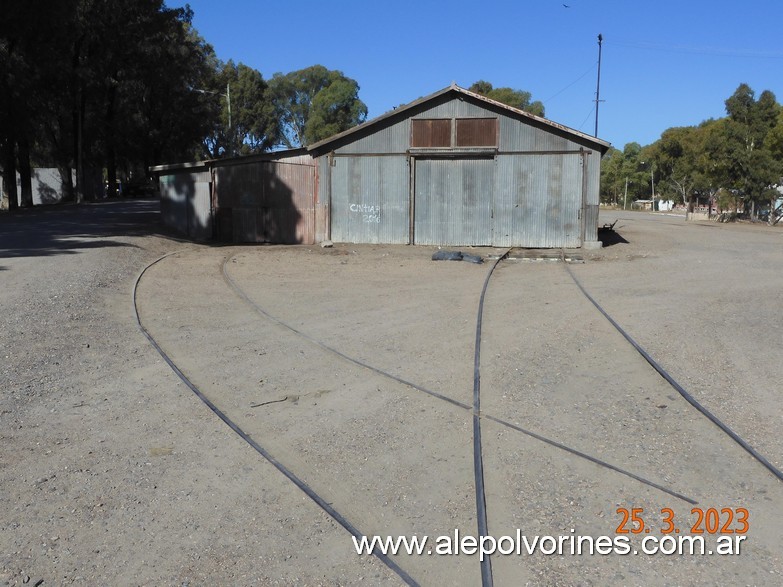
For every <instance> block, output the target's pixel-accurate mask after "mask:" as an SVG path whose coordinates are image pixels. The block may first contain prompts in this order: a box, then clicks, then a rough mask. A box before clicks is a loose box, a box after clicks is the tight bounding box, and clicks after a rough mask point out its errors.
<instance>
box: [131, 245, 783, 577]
mask: <svg viewBox="0 0 783 587" xmlns="http://www.w3.org/2000/svg"><path fill="white" fill-rule="evenodd" d="M173 255H176V253H173V254H170V255H165V256H163V257H161V258H159V259H157V260H156V261H154V262H153V263H151V264H150V265H148V266H147V267H145V269H144V270H143V271H142V272H141V273H140V274H139V276H138V278H137V280H136V283H135V285H134V290H133V304H134V311H135V316H136V320H137V322H138V326H139V328H140V329H141V331H142V333H143V334H144V335H145V336H146V337H147V338H148V340H149V341H150V343H151V344H152V345H153V347H154V348H155V349H156V351H157V352H158V353H159V354H160V355H161V356H162V357H163V359H164V360H165V361H166V363H167V364H168V365H169V366H170V367H171V369H172V370H173V371H174V372H175V373H176V374H177V376H178V377H179V378H180V379H181V380H182V381H183V382H184V383H185V385H186V386H187V387H188V388H189V389H190V390H191V391H192V392H193V393H194V394H195V395H196V396H197V397H198V398H199V399H200V400H201V401H202V402H204V404H205V405H207V406H208V407H209V409H210V410H212V412H213V413H214V414H215V415H216V416H218V417H219V418H220V419H221V420H222V421H223V422H224V423H225V424H226V425H228V426H229V427H230V428H231V429H232V430H233V431H234V432H235V433H236V434H237V435H239V436H240V437H241V438H242V439H243V440H244V441H245V442H247V443H248V444H249V445H250V446H252V447H253V449H254V450H255V451H256V452H258V454H259V455H261V456H262V457H263V458H264V459H266V460H267V461H269V462H270V463H271V464H273V465H274V466H275V467H276V468H277V469H278V471H280V472H281V473H282V474H283V475H285V476H286V477H287V478H288V479H289V480H290V481H291V482H292V483H293V484H294V485H295V486H296V487H297V488H298V489H299V490H300V491H302V492H303V493H304V494H305V495H307V497H309V498H310V499H311V500H312V501H313V502H314V503H315V504H317V505H318V507H320V508H321V509H322V510H323V511H324V512H326V513H327V514H328V515H329V516H331V517H332V518H333V519H334V520H335V521H336V522H338V523H339V524H340V525H341V526H342V527H343V528H344V529H345V530H346V531H347V532H348V533H350V534H351V535H352V536H354V537H355V538H357V539H361V537H362V536H367V535H369V534H371V532H367V531H366V530H365V529H364V528H363V527H362V525H361V524H360V523H356V522H354V521H353V520H354V519H355V518H356V517H357V516H355V515H354V514H353V512H351V511H350V509H349V510H345V509H340V508H339V507H338V506H335V505H333V501H332V499H331V497H330V496H329V495H323V494H322V492H319V490H318V489H314V488H313V487H312V486H311V485H310V484H309V483H308V481H307V479H306V474H304V473H300V474H297V473H296V472H295V471H294V469H295V467H290V466H289V465H288V463H287V462H285V460H284V459H282V458H278V457H277V456H276V455H275V453H274V450H271V449H269V448H268V447H266V446H265V444H264V440H263V439H257V438H256V436H255V435H252V434H249V433H248V432H247V431H246V430H244V429H243V427H242V426H241V425H240V424H238V423H237V422H236V421H235V420H234V419H232V417H231V416H230V414H229V413H228V411H227V410H224V409H222V408H221V407H220V406H219V405H218V403H217V402H216V401H213V400H212V399H210V394H209V393H208V392H205V391H203V390H202V389H201V388H200V386H199V385H197V384H196V383H194V382H193V381H192V379H191V378H189V377H188V374H187V373H186V372H185V371H184V370H183V369H182V368H180V366H178V364H177V362H176V360H175V359H173V358H172V356H171V354H170V353H169V352H167V351H166V349H165V348H164V346H162V345H161V344H160V343H159V342H158V341H157V339H156V337H155V334H154V332H153V331H154V328H153V329H149V328H147V326H146V325H145V321H144V319H143V317H142V314H141V313H140V311H139V304H138V297H139V289H140V284H141V283H142V281H143V279H144V277H145V274H147V272H148V270H150V269H151V268H152V267H154V266H156V265H158V264H161V263H165V261H166V260H167V259H170V258H171V256H173ZM502 258H503V255H501V256H500V257H499V258H498V259H497V260H496V261H495V263H493V265H492V267H491V268H490V270H488V271H487V275H486V278H485V280H484V285H483V289H482V291H481V295H480V301H479V306H478V309H477V320H476V329H475V332H476V336H475V343H474V369H473V401H472V403H470V402H465V401H461V400H459V399H455V398H454V397H451V396H449V395H448V394H446V393H443V392H441V391H438V390H432V389H429V388H428V386H424V385H420V384H418V383H416V382H414V381H410V380H408V379H407V378H405V377H403V376H400V375H397V374H394V373H392V372H390V370H389V369H387V368H381V367H377V366H374V365H373V364H371V363H370V362H369V361H368V360H366V359H362V358H358V357H356V356H352V355H351V354H349V353H346V352H343V351H341V350H340V349H338V348H335V347H334V346H332V345H330V344H328V343H326V342H324V341H322V340H319V339H318V338H317V337H315V336H312V335H310V334H308V332H306V331H305V330H304V329H303V328H301V327H296V326H293V325H291V324H289V323H287V322H286V321H285V320H283V319H281V318H279V317H277V316H275V315H274V313H273V312H271V311H269V310H268V309H266V308H264V307H262V306H261V305H260V304H259V303H258V302H256V301H254V300H253V298H252V296H250V295H249V294H248V293H247V292H246V291H245V290H244V289H243V288H242V287H241V285H240V284H239V283H238V281H237V280H236V279H235V278H234V277H232V275H231V271H230V269H229V266H230V263H231V261H232V259H233V256H227V257H225V258H224V259H223V260H222V262H221V267H220V273H221V275H222V280H223V282H224V283H225V285H226V286H227V287H228V288H230V290H231V291H232V292H233V293H234V294H235V295H236V298H237V299H238V300H241V302H242V303H243V304H245V306H246V307H247V309H249V310H252V312H253V313H254V314H255V315H256V316H257V317H258V318H259V319H262V320H264V321H267V322H271V323H274V324H275V325H277V326H278V327H280V328H281V329H284V330H287V331H288V332H290V333H291V334H292V335H294V336H296V337H298V338H299V339H301V340H302V341H304V342H306V343H307V344H308V345H311V346H313V347H315V348H317V349H319V350H320V351H323V352H325V353H328V354H329V355H332V356H333V357H335V358H337V359H339V360H340V361H341V362H343V363H344V364H347V365H351V366H353V367H357V368H360V369H363V370H366V371H368V372H370V373H372V374H373V375H374V376H376V377H379V378H382V379H386V380H388V381H389V382H391V383H393V384H394V385H397V386H402V387H403V388H408V389H410V390H413V391H415V392H417V393H418V394H419V395H421V396H422V397H424V398H429V399H428V401H436V402H437V403H442V404H445V405H447V406H449V407H450V408H456V409H458V410H459V411H462V412H465V413H466V414H467V415H469V416H470V419H471V422H472V431H473V443H472V446H473V485H474V497H475V521H476V532H477V535H479V536H485V535H490V534H491V532H492V528H491V525H490V523H489V521H488V515H487V496H486V492H485V474H484V460H483V453H484V447H483V445H482V440H481V439H482V423H483V422H491V423H492V424H493V425H497V426H499V427H501V428H502V429H503V430H505V431H506V432H508V433H510V434H515V435H521V436H524V437H526V438H528V439H532V440H535V441H537V442H539V443H541V444H543V445H545V446H547V447H549V448H553V449H556V450H558V451H560V452H562V453H565V454H567V455H569V456H571V457H575V458H577V459H580V460H583V461H585V462H588V463H591V464H592V465H596V466H598V467H600V468H602V469H605V470H607V471H611V472H612V473H613V474H617V475H620V476H623V477H625V478H627V479H630V480H632V481H633V482H635V483H638V484H640V485H642V486H645V487H647V488H650V489H652V490H654V491H657V492H660V494H662V495H663V496H666V497H667V498H674V499H676V500H679V501H680V502H682V503H685V504H689V505H694V504H697V503H698V502H697V500H696V499H694V498H693V497H691V496H688V495H685V493H684V492H681V491H677V490H675V489H673V488H672V487H671V486H670V484H669V483H667V482H665V481H655V480H652V479H650V478H649V476H648V475H643V474H640V473H638V472H633V471H631V470H629V468H628V467H625V466H621V465H619V464H616V463H612V462H610V460H611V459H607V458H602V457H600V456H596V455H594V454H589V452H587V451H584V450H582V449H580V448H575V447H574V446H569V445H568V444H567V443H563V442H560V441H558V440H555V439H553V438H550V437H549V436H547V435H546V434H543V433H541V432H538V431H534V430H528V429H527V428H525V427H523V426H521V425H519V424H517V423H515V422H513V421H511V419H509V418H505V417H501V416H500V415H497V414H494V413H492V410H491V409H490V410H483V409H482V403H481V383H480V382H481V342H482V327H483V324H482V317H483V313H484V303H485V295H486V292H487V289H488V288H489V287H490V280H491V277H492V274H493V272H494V270H495V268H496V267H497V266H498V264H499V263H500V262H501V260H502ZM566 270H567V272H568V274H569V276H570V278H571V279H573V281H574V283H575V285H576V286H577V288H578V290H579V291H580V292H581V294H583V295H584V296H585V297H586V299H587V300H589V301H590V303H591V304H592V305H593V306H595V308H596V309H597V310H598V311H599V312H600V313H601V314H602V315H603V316H604V318H606V319H607V320H608V321H609V322H610V323H611V324H612V326H613V327H614V328H616V329H617V330H618V331H619V332H620V333H621V334H622V335H623V336H624V338H625V339H626V340H627V341H628V343H629V344H630V345H632V346H633V347H634V349H635V350H636V351H637V352H639V353H640V354H641V355H642V357H644V358H645V360H646V361H647V362H648V363H649V364H650V365H651V366H652V367H653V368H654V369H655V370H656V371H657V372H658V374H659V375H661V376H662V377H663V378H664V379H665V380H666V381H667V383H669V384H670V385H671V386H672V387H673V388H674V389H676V390H677V391H678V393H680V394H681V395H682V396H683V397H684V398H685V399H686V400H687V401H688V402H689V403H690V404H691V405H693V406H694V407H696V409H698V410H699V412H700V413H701V414H702V415H704V416H706V417H707V418H709V419H710V420H711V421H712V422H713V423H714V424H715V425H717V426H718V427H719V428H720V429H721V430H722V431H723V432H724V433H726V434H727V435H729V436H730V437H731V438H732V440H733V441H734V442H737V443H738V444H739V445H740V446H742V448H743V449H744V450H746V451H747V452H748V453H749V454H751V455H752V456H753V457H754V458H756V459H757V460H758V461H759V462H761V463H762V464H763V465H764V466H765V467H767V469H769V470H770V471H771V472H772V473H773V474H774V475H775V476H776V477H778V478H780V479H783V477H781V473H780V471H779V470H777V469H775V467H774V466H773V465H772V464H771V463H769V461H767V460H766V459H765V458H764V457H763V456H762V455H760V454H759V453H758V452H756V451H755V450H754V449H753V448H752V447H750V446H749V445H748V444H747V443H746V442H745V441H744V440H742V439H741V438H740V437H739V436H738V435H736V434H735V433H733V432H732V431H731V430H730V429H729V428H728V426H726V425H725V424H722V422H720V420H718V419H717V418H716V417H715V416H713V415H712V414H710V413H709V412H708V411H707V410H706V409H705V408H703V407H701V409H700V404H698V402H697V401H696V400H695V399H694V398H693V397H692V396H690V394H688V393H687V391H685V390H684V389H683V388H682V387H681V386H679V384H677V383H676V381H674V380H673V378H671V377H670V376H668V374H666V373H665V371H664V370H663V369H662V367H660V365H658V364H657V363H655V361H654V359H652V357H651V356H650V355H649V354H647V353H646V351H644V349H643V348H642V347H641V346H640V345H638V343H635V341H633V339H631V338H630V336H629V335H628V334H627V333H625V332H624V331H623V330H622V328H621V327H620V325H619V324H618V323H617V322H616V321H614V320H613V319H612V318H611V316H610V315H609V314H608V313H607V312H606V311H604V310H603V308H601V306H600V305H599V304H598V303H597V302H596V301H595V299H593V298H592V297H591V296H590V294H589V292H588V291H587V290H586V289H585V288H584V286H583V285H582V284H581V283H580V282H579V281H578V279H577V277H576V276H575V275H574V273H573V272H572V271H571V270H570V268H568V267H567V266H566ZM689 398H690V399H689ZM359 517H361V516H359ZM365 517H366V516H365ZM373 554H374V555H375V556H376V557H378V559H379V560H380V561H381V562H383V563H384V564H385V565H386V566H387V567H388V568H389V569H390V570H391V571H392V572H393V573H395V574H396V575H397V576H398V577H399V578H400V579H401V580H402V581H403V582H404V583H406V584H409V585H416V584H418V581H417V579H416V577H415V575H416V574H415V572H412V571H410V570H406V569H405V568H403V567H404V566H405V565H404V564H401V563H398V562H397V560H396V559H395V558H393V557H389V556H387V555H385V554H383V553H382V552H379V551H378V549H376V550H375V551H374V552H373ZM491 560H492V558H491V557H485V558H484V560H483V561H482V562H481V569H480V570H481V580H482V584H483V585H484V586H487V585H492V584H493V571H492V563H491Z"/></svg>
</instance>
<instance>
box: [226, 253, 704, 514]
mask: <svg viewBox="0 0 783 587" xmlns="http://www.w3.org/2000/svg"><path fill="white" fill-rule="evenodd" d="M233 258H234V257H233V256H231V257H228V258H227V259H226V260H225V262H224V263H223V277H224V279H225V280H226V283H228V285H229V286H230V287H231V289H232V290H233V291H234V293H235V294H236V295H237V296H238V297H239V298H241V299H242V300H244V301H245V303H247V304H248V305H250V307H252V308H253V309H254V310H255V311H256V312H257V313H258V314H260V315H261V316H263V317H265V318H266V319H268V320H270V321H271V322H274V323H275V324H277V325H278V326H281V327H282V328H285V329H286V330H289V331H291V332H293V333H294V334H296V335H297V336H300V337H301V338H303V339H305V340H306V341H308V342H310V343H311V344H313V345H315V346H317V347H319V348H321V349H323V350H325V351H327V352H329V353H332V354H334V355H336V356H338V357H340V358H341V359H343V360H345V361H347V362H349V363H352V364H353V365H356V366H358V367H362V368H363V369H367V370H368V371H372V372H373V373H375V374H377V375H380V376H381V377H385V378H388V379H391V380H392V381H396V382H397V383H400V384H402V385H405V386H406V387H410V388H411V389H414V390H416V391H420V392H421V393H424V394H426V395H429V396H431V397H434V398H437V399H439V400H442V401H444V402H447V403H449V404H451V405H453V406H455V407H458V408H460V409H462V410H465V411H468V412H472V411H473V406H472V405H470V404H467V403H464V402H461V401H459V400H455V399H453V398H450V397H448V396H445V395H443V394H441V393H438V392H436V391H432V390H430V389H427V388H426V387H422V386H421V385H418V384H416V383H413V382H412V381H408V380H406V379H403V378H401V377H398V376H396V375H394V374H392V373H388V372H386V371H384V370H382V369H379V368H378V367H375V366H373V365H370V364H368V363H365V362H364V361H361V360H359V359H356V358H354V357H351V356H350V355H347V354H345V353H343V352H342V351H339V350H337V349H335V348H333V347H331V346H329V345H327V344H325V343H323V342H321V341H320V340H318V339H316V338H313V337H312V336H310V335H308V334H306V333H304V332H302V331H301V330H299V329H297V328H295V327H294V326H291V325H290V324H288V323H287V322H284V321H283V320H281V319H279V318H277V317H276V316H274V315H273V314H271V313H270V312H268V311H266V310H265V309H264V308H262V307H261V306H260V305H258V304H257V303H256V302H254V301H253V300H251V299H250V297H249V296H248V295H247V294H246V293H245V291H244V290H243V289H242V288H241V287H240V286H239V284H237V283H236V281H235V280H234V279H233V278H232V277H231V276H230V275H229V273H228V269H227V266H228V263H229V261H231V260H232V259H233ZM479 417H480V418H486V419H487V420H491V421H492V422H495V423H496V424H499V425H501V426H504V427H506V428H509V429H510V430H514V431H516V432H519V433H521V434H524V435H526V436H529V437H530V438H533V439H535V440H538V441H540V442H543V443H545V444H548V445H549V446H551V447H553V448H557V449H559V450H562V451H565V452H567V453H569V454H572V455H574V456H576V457H579V458H582V459H585V460H587V461H590V462H591V463H593V464H595V465H598V466H599V467H603V468H605V469H608V470H610V471H614V472H615V473H618V474H620V475H623V476H625V477H628V478H630V479H633V480H634V481H638V482H639V483H642V484H644V485H647V486H648V487H652V488H653V489H657V490H658V491H661V492H663V493H666V494H667V495H671V496H672V497H675V498H677V499H680V500H682V501H684V502H686V503H689V504H691V505H696V504H698V503H699V502H698V501H697V500H695V499H693V498H691V497H688V496H686V495H683V494H681V493H678V492H677V491H674V490H673V489H669V488H668V487H665V486H663V485H661V484H659V483H656V482H654V481H650V480H649V479H646V478H645V477H642V476H640V475H637V474H635V473H632V472H630V471H628V470H626V469H623V468H621V467H618V466H616V465H613V464H611V463H609V462H607V461H604V460H602V459H599V458H598V457H594V456H592V455H589V454H587V453H585V452H582V451H580V450H577V449H575V448H572V447H569V446H567V445H565V444H562V443H560V442H557V441H556V440H552V439H551V438H547V437H546V436H543V435H542V434H538V433H536V432H532V431H530V430H527V429H525V428H523V427H521V426H519V425H517V424H514V423H512V422H509V421H507V420H503V419H502V418H498V417H496V416H492V415H490V414H486V413H482V414H480V415H479Z"/></svg>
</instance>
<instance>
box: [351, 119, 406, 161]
mask: <svg viewBox="0 0 783 587" xmlns="http://www.w3.org/2000/svg"><path fill="white" fill-rule="evenodd" d="M410 128H411V124H410V119H409V118H406V119H404V120H401V121H399V122H397V123H396V124H391V125H389V126H387V127H383V128H380V129H378V130H377V131H375V132H374V133H372V134H371V135H369V136H366V137H363V138H360V139H358V140H356V141H354V142H351V143H349V144H347V145H344V146H342V147H340V148H339V149H337V150H336V152H337V153H341V154H343V153H345V154H351V153H405V151H407V150H408V146H409V143H410Z"/></svg>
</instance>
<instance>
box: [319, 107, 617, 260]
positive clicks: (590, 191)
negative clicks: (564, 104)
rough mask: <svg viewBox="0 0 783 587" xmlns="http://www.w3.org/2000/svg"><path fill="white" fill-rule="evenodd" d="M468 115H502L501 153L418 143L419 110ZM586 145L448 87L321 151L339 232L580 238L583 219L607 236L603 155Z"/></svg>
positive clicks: (435, 240)
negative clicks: (484, 154)
mask: <svg viewBox="0 0 783 587" xmlns="http://www.w3.org/2000/svg"><path fill="white" fill-rule="evenodd" d="M462 117H465V118H498V120H499V131H498V132H499V144H498V149H497V153H496V154H495V155H494V160H493V159H492V158H489V159H486V158H475V157H469V156H466V155H465V154H463V155H461V156H455V157H452V158H437V157H435V156H427V155H425V154H424V153H423V151H424V149H420V150H414V151H415V152H410V153H409V149H410V133H411V119H412V118H416V119H439V118H454V119H457V118H462ZM584 149H585V146H584V145H583V144H581V143H579V142H577V140H576V138H575V137H572V136H571V135H569V134H568V133H566V132H561V131H558V130H556V129H552V128H549V127H547V126H546V125H544V124H543V123H537V122H535V121H530V120H520V119H518V118H515V117H513V116H510V115H507V114H504V113H502V112H500V111H499V110H498V109H493V108H492V107H487V106H486V105H483V104H478V103H474V102H471V101H470V100H469V99H462V98H458V99H455V98H453V97H451V98H448V97H445V96H444V97H441V98H439V99H437V100H434V101H433V102H431V103H425V104H423V105H422V106H421V107H420V108H418V109H417V110H416V111H415V112H412V113H411V115H410V116H409V117H405V118H399V119H396V120H388V121H385V122H384V123H383V124H382V125H379V127H378V129H377V130H376V131H375V132H372V133H370V134H366V135H363V136H358V137H357V138H356V139H355V140H353V141H346V142H344V143H342V144H341V145H340V146H339V147H338V148H336V149H335V151H334V152H333V153H332V155H331V156H330V155H329V154H324V155H322V156H321V157H319V163H320V165H321V167H320V169H321V178H322V179H321V184H320V194H319V199H320V200H321V201H324V202H330V203H331V210H330V212H331V238H332V240H334V241H337V242H367V243H405V242H415V243H417V244H440V245H453V246H457V245H459V246H464V245H495V246H520V247H531V248H535V247H542V248H546V247H553V248H554V247H578V246H581V244H582V232H583V226H584V240H586V241H594V240H596V238H597V233H596V228H597V212H598V184H599V181H600V158H601V155H600V153H599V152H598V151H592V152H591V153H590V154H589V155H588V154H582V151H583V150H584ZM394 153H399V154H400V155H410V162H411V163H410V165H403V164H401V161H402V159H401V158H397V157H393V156H391V155H392V154H394ZM372 155H376V156H375V157H373V156H372ZM583 158H584V160H585V161H586V165H585V164H583ZM328 159H330V160H331V161H332V166H331V167H330V166H329V165H328V164H326V163H325V161H326V160H328ZM411 166H412V167H413V169H411ZM411 198H413V201H411ZM352 206H353V208H354V210H355V211H353V212H352V210H351V207H352ZM411 207H412V208H413V210H414V222H413V234H410V218H409V213H410V209H411ZM359 210H361V212H359ZM376 210H379V211H380V215H373V214H374V212H375V211H376ZM391 212H394V213H393V214H392V213H391ZM367 213H369V217H365V214H367ZM583 216H584V217H583ZM363 221H366V222H364V223H363ZM583 223H584V225H583Z"/></svg>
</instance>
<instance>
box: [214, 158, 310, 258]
mask: <svg viewBox="0 0 783 587" xmlns="http://www.w3.org/2000/svg"><path fill="white" fill-rule="evenodd" d="M310 161H312V159H310ZM215 182H216V201H217V210H218V215H219V216H220V218H221V222H220V229H219V235H218V236H219V238H220V239H221V240H231V241H233V242H251V243H283V244H313V243H314V242H315V165H314V163H304V162H297V161H296V160H295V161H255V162H247V163H237V164H232V165H226V166H221V167H217V168H216V169H215Z"/></svg>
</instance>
